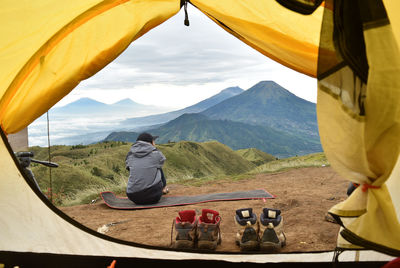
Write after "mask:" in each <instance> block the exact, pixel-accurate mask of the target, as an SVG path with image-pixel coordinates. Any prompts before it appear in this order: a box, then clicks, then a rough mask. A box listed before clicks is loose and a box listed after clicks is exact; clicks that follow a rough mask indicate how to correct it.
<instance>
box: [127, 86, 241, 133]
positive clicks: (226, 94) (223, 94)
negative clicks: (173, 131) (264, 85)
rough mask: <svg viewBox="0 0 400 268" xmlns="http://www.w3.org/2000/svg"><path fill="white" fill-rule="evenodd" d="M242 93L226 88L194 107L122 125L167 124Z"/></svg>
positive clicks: (238, 89)
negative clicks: (183, 115)
mask: <svg viewBox="0 0 400 268" xmlns="http://www.w3.org/2000/svg"><path fill="white" fill-rule="evenodd" d="M242 92H244V90H243V89H241V88H240V87H229V88H226V89H224V90H222V91H220V92H219V93H218V94H216V95H214V96H212V97H210V98H208V99H205V100H203V101H201V102H198V103H196V104H194V105H192V106H189V107H186V108H183V109H180V110H176V111H172V112H168V113H163V114H156V115H149V116H144V117H136V118H129V119H126V120H124V121H123V122H122V125H124V126H134V127H137V126H151V125H156V124H162V123H166V122H168V121H170V120H173V119H175V118H177V117H179V116H181V115H182V114H185V113H199V112H202V111H204V110H206V109H208V108H210V107H212V106H214V105H216V104H218V103H220V102H222V101H224V100H226V99H229V98H231V97H233V96H236V95H239V94H241V93H242Z"/></svg>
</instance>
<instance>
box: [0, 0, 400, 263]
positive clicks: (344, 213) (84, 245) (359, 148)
mask: <svg viewBox="0 0 400 268" xmlns="http://www.w3.org/2000/svg"><path fill="white" fill-rule="evenodd" d="M188 2H189V1H179V0H85V1H78V0H70V1H56V0H35V1H29V2H28V1H14V0H2V8H1V9H0V20H1V24H0V25H1V26H0V36H1V38H0V125H1V136H2V139H1V141H0V157H1V161H0V170H1V175H0V212H1V215H2V216H1V219H0V237H1V239H0V263H12V264H15V265H21V263H24V260H27V262H26V263H27V264H29V263H31V264H32V263H36V264H40V265H38V266H41V267H46V265H49V266H54V265H58V266H63V265H69V266H74V267H80V266H82V267H90V266H93V265H99V266H100V267H104V264H105V263H111V260H113V259H118V260H119V264H121V263H125V264H129V265H131V264H132V263H159V264H162V263H170V264H174V265H177V264H179V263H183V262H185V261H187V263H192V262H193V263H194V262H199V263H205V264H207V263H208V262H210V261H213V262H216V263H218V264H222V263H236V264H238V263H241V262H246V263H249V264H263V263H270V264H284V263H309V264H310V263H314V264H315V265H316V266H315V267H317V266H318V267H319V266H320V265H321V264H326V263H330V262H331V261H332V258H333V257H334V256H335V252H315V253H296V254H240V253H239V254H229V253H226V254H223V253H207V254H202V253H199V252H195V251H194V252H187V251H175V250H171V249H165V248H157V247H150V246H144V245H140V244H136V243H133V242H127V241H122V240H118V239H113V238H111V237H108V236H105V235H102V234H100V233H97V232H94V231H92V230H90V229H88V228H86V227H84V226H83V225H81V224H79V223H78V222H76V221H74V220H73V219H71V218H69V217H68V216H66V215H65V214H63V213H62V212H61V211H59V210H58V209H57V208H56V207H54V206H53V205H52V204H51V203H50V202H49V201H48V200H47V199H45V198H44V197H43V196H42V195H41V194H40V193H39V192H38V190H37V189H36V188H35V185H34V184H33V183H32V182H30V181H29V180H28V179H27V178H25V177H24V175H22V174H23V173H22V170H21V167H20V166H19V164H18V161H17V160H16V158H15V156H14V154H13V150H12V148H11V147H10V144H9V140H8V138H9V137H11V136H12V134H14V133H18V132H19V131H22V130H24V129H25V128H26V127H27V126H28V125H29V124H30V123H31V122H33V121H34V120H35V119H36V118H38V117H39V116H41V115H42V114H43V113H45V112H46V111H47V110H49V109H50V108H51V107H52V106H53V105H54V104H56V103H57V102H58V101H59V100H60V99H62V98H63V97H64V96H66V95H67V94H68V93H69V92H70V91H71V90H73V89H74V88H75V87H76V86H77V85H78V84H79V82H80V81H82V80H84V79H87V78H89V77H91V76H92V75H94V74H95V73H96V72H98V71H99V70H101V69H102V68H103V67H104V66H106V65H107V64H108V63H110V62H111V61H112V60H114V59H115V58H116V57H117V56H118V55H120V54H121V53H122V52H123V51H124V50H125V49H126V48H127V47H128V46H129V44H131V43H132V42H134V41H135V40H136V39H138V38H139V37H140V36H142V35H144V34H146V32H148V31H149V30H151V29H152V28H154V27H156V26H157V25H159V24H161V23H163V22H164V21H166V20H168V19H169V18H170V17H172V16H174V15H175V14H176V13H177V12H178V11H179V10H180V9H181V8H182V7H184V6H185V5H187V4H188ZM189 4H192V5H193V6H195V7H196V8H198V9H199V10H200V11H201V12H203V13H204V14H205V15H207V16H208V17H209V18H210V19H211V20H213V21H214V22H215V23H216V24H217V25H219V26H220V27H222V28H223V29H225V30H226V31H227V32H229V33H231V34H232V35H234V36H235V37H237V38H238V39H240V40H241V41H243V42H245V43H246V44H247V45H249V46H251V47H252V48H254V49H256V50H258V51H259V52H260V53H262V54H264V55H265V56H266V57H269V58H271V59H273V60H275V61H277V62H279V63H281V64H283V65H285V66H287V67H290V68H292V69H293V70H296V71H298V72H301V73H303V74H306V75H309V76H311V77H315V78H317V79H318V99H317V115H318V125H319V131H320V137H321V142H322V145H323V148H324V151H325V153H326V155H327V158H328V160H329V162H330V163H331V165H332V167H333V168H334V169H335V170H336V171H337V172H338V173H339V174H341V175H342V176H343V177H345V178H347V179H348V180H349V181H352V182H355V183H359V184H360V187H358V188H357V189H356V190H355V192H354V193H353V194H352V195H351V196H350V197H349V198H348V199H347V200H345V201H343V202H341V203H339V204H337V205H336V206H334V207H333V208H332V209H331V210H330V211H329V212H330V213H331V214H332V215H333V216H334V217H335V218H336V220H337V221H338V222H339V223H340V225H341V228H342V229H341V231H340V234H339V239H338V249H340V250H345V251H344V252H343V253H342V254H341V255H340V258H339V259H340V261H341V262H354V261H360V262H361V263H362V262H363V261H364V262H385V261H388V260H391V259H393V258H394V256H399V255H400V159H399V158H398V156H399V150H400V139H399V137H400V106H399V105H398V102H399V100H400V79H399V77H400V76H399V72H400V54H399V45H398V44H400V39H399V38H400V19H399V18H398V16H396V12H397V11H399V10H400V3H399V2H398V1H396V0H364V1H356V0H354V1H346V0H326V1H318V0H316V1H313V0H257V1H240V0H219V1H213V0H191V1H190V3H189ZM50 264H51V265H50ZM353 264H355V263H353ZM186 265H187V264H186ZM99 266H95V267H99ZM116 267H120V266H118V265H117V266H116ZM309 267H310V265H309Z"/></svg>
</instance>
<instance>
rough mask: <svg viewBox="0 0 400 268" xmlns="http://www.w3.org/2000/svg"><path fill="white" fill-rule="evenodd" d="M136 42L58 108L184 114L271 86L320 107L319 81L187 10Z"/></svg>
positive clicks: (195, 10) (199, 13) (194, 10)
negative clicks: (99, 105) (117, 107)
mask: <svg viewBox="0 0 400 268" xmlns="http://www.w3.org/2000/svg"><path fill="white" fill-rule="evenodd" d="M188 13H189V21H190V26H189V27H187V26H185V25H184V23H183V22H184V12H183V9H182V10H181V11H180V12H179V13H178V14H176V15H175V16H174V17H172V18H170V19H169V20H167V21H166V22H164V23H163V24H161V25H159V26H158V27H156V28H154V29H152V30H151V31H149V32H148V33H147V34H145V35H144V36H142V37H140V38H139V39H138V40H136V41H135V42H133V43H132V44H131V45H130V46H129V47H128V48H127V49H126V50H125V51H124V52H123V53H122V54H121V55H120V56H119V57H118V58H117V59H116V60H114V61H113V62H112V63H110V64H109V65H107V66H106V67H105V68H104V69H102V70H101V71H100V72H98V73H97V74H96V75H94V76H92V77H91V78H89V79H87V80H85V81H82V82H81V83H80V84H79V85H78V86H77V87H76V88H75V89H74V90H73V91H72V92H71V93H70V94H69V95H67V96H66V97H64V98H63V99H62V100H61V101H60V102H59V103H57V104H56V107H59V106H64V105H66V104H68V103H70V102H73V101H75V100H77V99H79V98H83V97H89V98H92V99H95V100H97V101H100V102H103V103H108V104H111V103H115V102H117V101H119V100H121V99H125V98H130V99H132V100H133V101H135V102H138V103H142V104H147V105H157V106H163V107H168V108H171V110H172V109H180V108H184V107H187V106H190V105H193V104H195V103H197V102H199V101H201V100H203V99H206V98H208V97H211V96H213V95H215V94H217V93H219V92H220V91H221V90H223V89H225V88H228V87H233V86H239V87H241V88H242V89H244V90H247V89H249V88H250V87H252V86H254V85H255V84H257V83H258V82H260V81H265V80H273V81H275V82H276V83H278V84H280V85H281V86H283V87H284V88H286V89H287V90H289V91H290V92H292V93H293V94H295V95H297V96H298V97H300V98H303V99H306V100H308V101H311V102H314V103H315V102H316V92H317V81H316V79H314V78H311V77H308V76H306V75H303V74H301V73H298V72H296V71H293V70H291V69H289V68H286V67H284V66H283V65H281V64H279V63H277V62H274V61H273V60H271V59H269V58H267V57H265V56H264V55H262V54H261V53H259V52H258V51H256V50H254V49H253V48H251V47H249V46H247V45H246V44H244V43H243V42H241V41H239V40H238V39H237V38H235V37H234V36H232V35H230V34H229V33H227V32H226V31H225V30H223V29H222V28H220V27H219V26H218V25H217V24H215V23H214V22H213V21H211V20H210V19H209V18H207V17H206V16H205V15H203V14H202V13H201V12H199V11H198V10H197V9H196V8H194V7H193V6H191V5H188Z"/></svg>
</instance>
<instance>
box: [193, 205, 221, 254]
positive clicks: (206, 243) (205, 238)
mask: <svg viewBox="0 0 400 268" xmlns="http://www.w3.org/2000/svg"><path fill="white" fill-rule="evenodd" d="M220 223H221V217H220V216H219V213H218V212H217V211H214V210H211V209H203V210H202V211H201V216H200V217H199V222H198V224H197V247H198V248H200V249H213V250H214V249H216V248H217V246H218V245H219V244H221V241H222V239H221V231H220V228H219V226H220Z"/></svg>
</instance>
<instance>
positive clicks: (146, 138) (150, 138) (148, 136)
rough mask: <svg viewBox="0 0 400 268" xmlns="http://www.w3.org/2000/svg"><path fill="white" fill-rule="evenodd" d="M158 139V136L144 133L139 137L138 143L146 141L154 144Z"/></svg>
mask: <svg viewBox="0 0 400 268" xmlns="http://www.w3.org/2000/svg"><path fill="white" fill-rule="evenodd" d="M157 138H158V136H153V135H151V134H150V133H147V132H144V133H142V134H140V135H139V136H138V137H137V139H136V141H146V142H149V143H152V142H153V141H154V140H156V139H157Z"/></svg>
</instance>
